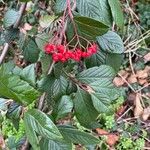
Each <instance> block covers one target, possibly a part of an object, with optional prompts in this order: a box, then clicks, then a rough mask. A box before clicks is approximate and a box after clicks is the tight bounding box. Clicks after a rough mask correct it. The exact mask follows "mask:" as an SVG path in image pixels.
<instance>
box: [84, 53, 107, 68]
mask: <svg viewBox="0 0 150 150" xmlns="http://www.w3.org/2000/svg"><path fill="white" fill-rule="evenodd" d="M106 55H107V54H106V53H105V52H103V51H102V50H98V51H97V53H96V54H94V55H92V56H91V57H89V58H88V59H86V66H87V67H88V68H91V67H94V66H100V65H104V64H106Z"/></svg>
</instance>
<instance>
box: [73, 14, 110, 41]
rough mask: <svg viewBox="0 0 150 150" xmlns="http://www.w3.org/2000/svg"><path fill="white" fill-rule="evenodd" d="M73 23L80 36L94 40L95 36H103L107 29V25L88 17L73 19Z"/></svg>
mask: <svg viewBox="0 0 150 150" xmlns="http://www.w3.org/2000/svg"><path fill="white" fill-rule="evenodd" d="M74 20H75V23H76V24H77V27H78V29H79V30H80V32H81V33H82V34H85V35H87V36H89V37H93V38H96V37H97V36H100V35H103V34H104V33H106V32H107V31H108V29H109V27H108V26H107V25H105V24H104V23H102V22H99V21H97V20H94V19H91V18H88V17H81V16H80V17H79V16H76V17H74Z"/></svg>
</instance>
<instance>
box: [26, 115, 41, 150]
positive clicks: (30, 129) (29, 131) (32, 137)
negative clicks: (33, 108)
mask: <svg viewBox="0 0 150 150" xmlns="http://www.w3.org/2000/svg"><path fill="white" fill-rule="evenodd" d="M32 124H35V122H33V121H32V117H31V116H30V115H29V114H27V113H25V114H24V126H25V132H26V136H27V138H28V141H29V143H30V144H31V145H32V147H33V149H34V150H40V147H39V139H38V137H37V135H36V132H35V130H34V126H33V125H32Z"/></svg>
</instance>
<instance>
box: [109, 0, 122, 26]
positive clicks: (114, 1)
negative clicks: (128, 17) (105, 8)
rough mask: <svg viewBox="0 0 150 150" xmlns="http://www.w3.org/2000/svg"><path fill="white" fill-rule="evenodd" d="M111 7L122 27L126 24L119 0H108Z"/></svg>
mask: <svg viewBox="0 0 150 150" xmlns="http://www.w3.org/2000/svg"><path fill="white" fill-rule="evenodd" d="M108 3H109V6H110V8H111V12H112V16H113V19H114V21H115V23H116V24H117V25H118V27H120V28H122V27H123V25H124V17H123V12H122V8H121V4H120V1H119V0H108Z"/></svg>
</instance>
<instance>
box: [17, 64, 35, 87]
mask: <svg viewBox="0 0 150 150" xmlns="http://www.w3.org/2000/svg"><path fill="white" fill-rule="evenodd" d="M20 76H21V78H22V79H23V80H25V81H27V82H28V83H29V84H31V85H33V86H34V85H35V80H36V75H35V65H34V64H31V65H29V66H27V67H25V68H24V69H23V70H22V71H21V73H20Z"/></svg>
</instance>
